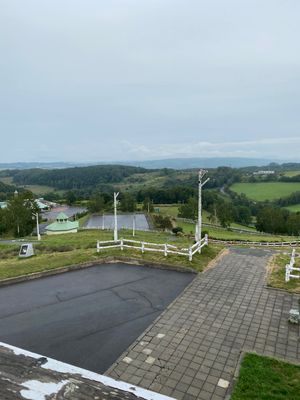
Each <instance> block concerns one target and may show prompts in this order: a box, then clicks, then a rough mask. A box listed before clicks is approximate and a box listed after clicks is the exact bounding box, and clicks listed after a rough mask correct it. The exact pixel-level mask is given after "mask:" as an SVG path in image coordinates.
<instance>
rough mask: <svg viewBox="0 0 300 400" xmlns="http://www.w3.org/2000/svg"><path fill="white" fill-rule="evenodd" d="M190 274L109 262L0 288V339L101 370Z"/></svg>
mask: <svg viewBox="0 0 300 400" xmlns="http://www.w3.org/2000/svg"><path fill="white" fill-rule="evenodd" d="M194 277H195V275H194V274H190V273H180V272H175V271H166V270H160V269H153V268H147V267H138V266H130V265H124V264H111V265H103V266H96V267H92V268H88V269H85V270H81V271H75V272H69V273H66V274H62V275H57V276H54V277H49V278H44V279H39V280H35V281H31V282H26V283H22V284H17V285H13V286H9V287H3V288H0V341H2V342H6V343H8V344H11V345H15V346H18V347H21V348H24V349H26V350H30V351H33V352H36V353H39V354H43V355H45V356H49V357H53V358H55V359H58V360H60V361H64V362H67V363H71V364H74V365H77V366H80V367H82V368H87V369H89V370H92V371H95V372H99V373H102V372H104V371H105V370H106V369H107V368H108V367H109V366H110V365H111V364H112V363H113V362H114V361H115V360H116V359H117V358H118V357H119V356H120V354H121V353H122V352H123V351H125V350H126V349H127V347H128V346H129V345H130V344H131V343H132V342H133V341H134V340H135V339H136V338H137V337H138V336H139V335H140V334H141V333H142V332H143V331H144V329H146V328H147V327H148V326H149V324H150V323H151V322H152V321H153V320H154V319H155V318H156V317H157V316H158V315H159V314H160V313H161V311H162V310H164V309H165V307H166V306H167V305H168V304H169V303H170V302H171V301H172V300H173V299H174V298H175V297H176V296H177V295H178V294H179V293H180V292H181V291H182V290H183V289H184V287H185V286H186V285H187V284H188V283H190V282H191V281H192V280H193V278H194Z"/></svg>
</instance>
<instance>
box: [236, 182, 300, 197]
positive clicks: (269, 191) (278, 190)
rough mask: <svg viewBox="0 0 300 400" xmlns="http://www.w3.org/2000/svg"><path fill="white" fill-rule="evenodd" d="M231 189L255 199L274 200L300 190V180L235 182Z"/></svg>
mask: <svg viewBox="0 0 300 400" xmlns="http://www.w3.org/2000/svg"><path fill="white" fill-rule="evenodd" d="M230 189H231V190H233V191H234V192H236V193H239V194H241V193H244V194H245V195H246V196H247V197H248V198H249V199H252V200H255V201H265V200H274V199H279V198H281V197H287V196H289V195H290V194H292V193H293V192H297V191H300V182H259V183H234V184H233V185H232V186H230Z"/></svg>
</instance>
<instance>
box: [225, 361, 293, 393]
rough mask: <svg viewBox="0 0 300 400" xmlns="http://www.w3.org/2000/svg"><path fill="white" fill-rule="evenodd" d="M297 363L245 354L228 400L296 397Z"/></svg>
mask: <svg viewBox="0 0 300 400" xmlns="http://www.w3.org/2000/svg"><path fill="white" fill-rule="evenodd" d="M299 399H300V366H299V365H294V364H289V363H286V362H282V361H278V360H276V359H273V358H269V357H263V356H259V355H256V354H246V355H245V357H244V359H243V361H242V365H241V369H240V375H239V379H238V381H237V383H236V385H235V387H234V390H233V394H232V396H231V400H299Z"/></svg>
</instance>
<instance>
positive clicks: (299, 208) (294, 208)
mask: <svg viewBox="0 0 300 400" xmlns="http://www.w3.org/2000/svg"><path fill="white" fill-rule="evenodd" d="M284 208H286V209H287V210H289V211H291V212H300V204H294V205H292V206H287V207H284Z"/></svg>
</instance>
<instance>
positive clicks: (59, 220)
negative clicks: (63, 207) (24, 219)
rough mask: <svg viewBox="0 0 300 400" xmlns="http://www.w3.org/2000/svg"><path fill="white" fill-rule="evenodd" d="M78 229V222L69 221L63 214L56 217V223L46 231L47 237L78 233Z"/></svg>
mask: <svg viewBox="0 0 300 400" xmlns="http://www.w3.org/2000/svg"><path fill="white" fill-rule="evenodd" d="M78 228H79V222H78V221H69V218H68V216H67V215H66V214H65V213H63V212H61V213H59V214H58V216H57V217H56V221H55V222H52V224H50V225H48V226H47V227H46V228H45V230H46V234H47V235H61V234H63V233H76V232H78Z"/></svg>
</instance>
